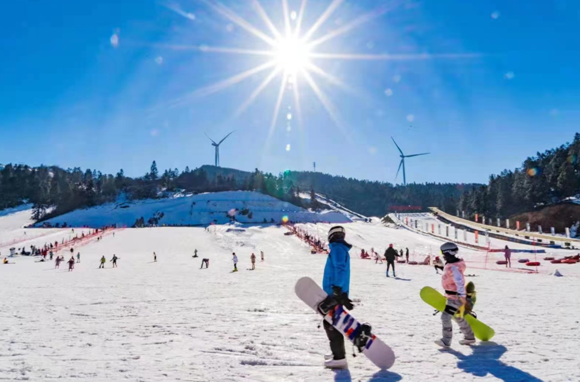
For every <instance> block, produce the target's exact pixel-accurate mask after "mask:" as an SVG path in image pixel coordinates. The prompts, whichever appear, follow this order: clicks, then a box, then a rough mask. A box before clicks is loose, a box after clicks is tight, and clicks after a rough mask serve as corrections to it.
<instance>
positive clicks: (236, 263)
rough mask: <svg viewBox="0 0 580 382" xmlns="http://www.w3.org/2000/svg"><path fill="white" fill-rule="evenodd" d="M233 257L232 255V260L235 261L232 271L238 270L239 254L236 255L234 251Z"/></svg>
mask: <svg viewBox="0 0 580 382" xmlns="http://www.w3.org/2000/svg"><path fill="white" fill-rule="evenodd" d="M232 255H233V257H232V261H233V262H234V270H233V271H232V272H237V271H238V256H236V253H235V252H234V253H232Z"/></svg>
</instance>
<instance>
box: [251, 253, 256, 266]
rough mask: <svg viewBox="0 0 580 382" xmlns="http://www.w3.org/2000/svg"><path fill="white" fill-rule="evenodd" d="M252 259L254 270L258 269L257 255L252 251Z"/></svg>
mask: <svg viewBox="0 0 580 382" xmlns="http://www.w3.org/2000/svg"><path fill="white" fill-rule="evenodd" d="M250 261H251V262H252V270H255V269H256V255H254V254H253V253H252V256H250Z"/></svg>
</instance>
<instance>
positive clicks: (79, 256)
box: [77, 252, 81, 263]
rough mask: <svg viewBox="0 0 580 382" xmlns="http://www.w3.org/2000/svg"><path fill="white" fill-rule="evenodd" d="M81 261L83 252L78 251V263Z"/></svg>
mask: <svg viewBox="0 0 580 382" xmlns="http://www.w3.org/2000/svg"><path fill="white" fill-rule="evenodd" d="M80 262H81V253H80V252H79V253H77V263H80Z"/></svg>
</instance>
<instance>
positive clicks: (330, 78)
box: [306, 62, 348, 89]
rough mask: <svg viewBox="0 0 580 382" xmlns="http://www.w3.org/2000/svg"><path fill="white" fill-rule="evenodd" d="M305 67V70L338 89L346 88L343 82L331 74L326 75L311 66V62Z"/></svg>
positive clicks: (314, 66) (318, 68)
mask: <svg viewBox="0 0 580 382" xmlns="http://www.w3.org/2000/svg"><path fill="white" fill-rule="evenodd" d="M306 67H307V69H310V71H312V72H314V73H316V74H318V75H319V76H321V77H323V78H324V79H326V80H327V81H328V82H330V83H331V84H333V85H336V86H338V87H341V88H343V89H347V88H348V86H347V85H346V84H345V83H344V82H342V81H341V80H340V79H339V78H337V77H335V76H333V75H332V74H329V73H326V72H325V71H324V70H322V69H321V68H320V67H319V66H317V65H315V64H313V63H312V62H309V63H308V65H307V66H306Z"/></svg>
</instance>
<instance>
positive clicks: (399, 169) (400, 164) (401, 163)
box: [395, 159, 403, 179]
mask: <svg viewBox="0 0 580 382" xmlns="http://www.w3.org/2000/svg"><path fill="white" fill-rule="evenodd" d="M402 165H403V160H402V159H401V162H399V168H398V169H397V175H395V179H397V177H398V176H399V171H401V166H402Z"/></svg>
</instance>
